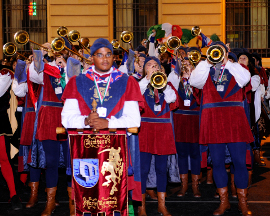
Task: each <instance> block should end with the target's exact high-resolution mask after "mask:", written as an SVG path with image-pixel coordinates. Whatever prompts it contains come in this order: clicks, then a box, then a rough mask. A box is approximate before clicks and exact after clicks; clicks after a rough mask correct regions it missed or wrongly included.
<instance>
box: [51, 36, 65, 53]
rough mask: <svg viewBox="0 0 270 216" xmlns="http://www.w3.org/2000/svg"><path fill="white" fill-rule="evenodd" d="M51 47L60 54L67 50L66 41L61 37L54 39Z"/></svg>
mask: <svg viewBox="0 0 270 216" xmlns="http://www.w3.org/2000/svg"><path fill="white" fill-rule="evenodd" d="M51 46H52V49H53V50H54V51H56V52H60V51H62V50H63V49H64V48H65V40H64V39H63V38H61V37H57V38H54V39H53V41H52V43H51Z"/></svg>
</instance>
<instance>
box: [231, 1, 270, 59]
mask: <svg viewBox="0 0 270 216" xmlns="http://www.w3.org/2000/svg"><path fill="white" fill-rule="evenodd" d="M269 10H270V8H269V1H267V0H226V39H227V41H226V42H227V43H230V47H231V48H247V49H248V50H249V51H250V52H257V53H259V54H260V55H261V56H262V57H270V52H269V51H270V47H269V44H270V35H269V23H270V22H269V21H270V20H269V19H270V17H269Z"/></svg>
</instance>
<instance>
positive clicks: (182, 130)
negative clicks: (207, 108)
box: [173, 82, 200, 143]
mask: <svg viewBox="0 0 270 216" xmlns="http://www.w3.org/2000/svg"><path fill="white" fill-rule="evenodd" d="M178 95H179V108H178V109H177V110H175V111H174V112H173V122H174V133H175V142H185V143H199V113H200V107H199V105H198V104H197V102H196V99H195V97H194V96H193V94H192V93H191V92H190V93H188V91H187V90H185V88H184V84H183V83H182V82H180V85H179V88H178ZM185 100H190V106H185V105H184V101H185Z"/></svg>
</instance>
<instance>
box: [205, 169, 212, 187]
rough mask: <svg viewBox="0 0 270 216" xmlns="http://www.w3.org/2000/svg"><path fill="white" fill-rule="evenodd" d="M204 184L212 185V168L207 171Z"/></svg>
mask: <svg viewBox="0 0 270 216" xmlns="http://www.w3.org/2000/svg"><path fill="white" fill-rule="evenodd" d="M206 184H213V169H212V168H210V169H208V170H207V174H206Z"/></svg>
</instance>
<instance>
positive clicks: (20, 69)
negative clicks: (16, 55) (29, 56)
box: [14, 59, 27, 84]
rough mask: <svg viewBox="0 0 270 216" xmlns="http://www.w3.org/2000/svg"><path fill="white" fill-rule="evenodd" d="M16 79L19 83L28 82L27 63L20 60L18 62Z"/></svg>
mask: <svg viewBox="0 0 270 216" xmlns="http://www.w3.org/2000/svg"><path fill="white" fill-rule="evenodd" d="M14 77H15V78H16V79H17V81H18V83H19V84H20V83H22V82H26V80H27V75H26V62H25V61H22V60H20V59H18V60H17V65H16V68H15V73H14Z"/></svg>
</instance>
